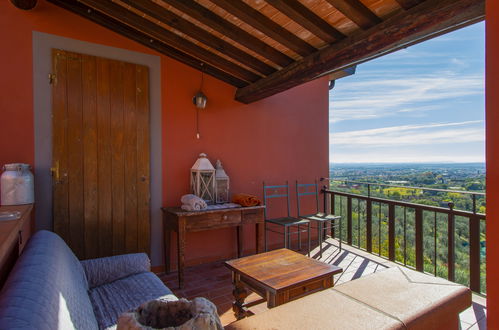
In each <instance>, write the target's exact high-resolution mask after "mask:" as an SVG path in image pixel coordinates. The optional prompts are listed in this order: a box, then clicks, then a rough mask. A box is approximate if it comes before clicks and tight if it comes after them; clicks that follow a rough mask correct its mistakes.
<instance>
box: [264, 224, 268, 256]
mask: <svg viewBox="0 0 499 330" xmlns="http://www.w3.org/2000/svg"><path fill="white" fill-rule="evenodd" d="M263 231H264V232H265V233H264V239H263V240H264V245H265V252H267V251H268V246H267V223H266V222H264V223H263Z"/></svg>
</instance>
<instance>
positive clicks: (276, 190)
mask: <svg viewBox="0 0 499 330" xmlns="http://www.w3.org/2000/svg"><path fill="white" fill-rule="evenodd" d="M282 190H284V191H285V192H283V191H282ZM272 198H286V206H287V211H288V217H289V216H290V209H289V185H288V181H286V184H283V185H277V186H266V185H265V182H264V183H263V204H264V205H265V208H264V209H263V213H264V215H265V219H268V217H267V208H268V200H269V199H272Z"/></svg>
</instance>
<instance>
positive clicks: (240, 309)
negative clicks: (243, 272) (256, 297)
mask: <svg viewBox="0 0 499 330" xmlns="http://www.w3.org/2000/svg"><path fill="white" fill-rule="evenodd" d="M232 277H233V280H232V281H233V283H234V290H232V294H233V295H234V303H233V304H232V310H233V311H234V316H235V317H236V319H238V320H240V319H242V318H244V317H246V312H247V311H246V308H245V307H244V299H246V297H248V290H246V288H245V287H244V285H243V284H242V283H241V281H240V280H239V275H237V274H233V275H232Z"/></svg>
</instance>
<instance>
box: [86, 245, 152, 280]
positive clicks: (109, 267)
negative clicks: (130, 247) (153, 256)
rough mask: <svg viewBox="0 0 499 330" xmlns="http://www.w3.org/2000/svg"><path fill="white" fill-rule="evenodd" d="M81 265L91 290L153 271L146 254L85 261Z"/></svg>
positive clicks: (131, 254)
mask: <svg viewBox="0 0 499 330" xmlns="http://www.w3.org/2000/svg"><path fill="white" fill-rule="evenodd" d="M81 264H82V266H83V268H84V269H85V274H86V275H87V280H88V285H89V286H90V288H95V287H97V286H99V285H102V284H106V283H110V282H113V281H116V280H119V279H120V278H123V277H127V276H130V275H133V274H138V273H144V272H148V271H150V270H151V261H150V260H149V257H148V256H147V254H145V253H130V254H122V255H118V256H112V257H104V258H97V259H89V260H83V261H82V262H81Z"/></svg>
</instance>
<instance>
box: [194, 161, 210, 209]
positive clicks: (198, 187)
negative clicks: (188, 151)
mask: <svg viewBox="0 0 499 330" xmlns="http://www.w3.org/2000/svg"><path fill="white" fill-rule="evenodd" d="M191 192H192V193H193V194H194V195H196V196H198V197H200V198H202V199H204V200H205V202H206V203H214V202H215V168H214V167H213V165H211V163H210V161H209V160H208V158H206V154H204V153H202V154H200V155H199V158H198V159H197V160H196V163H194V165H193V166H192V168H191Z"/></svg>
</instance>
